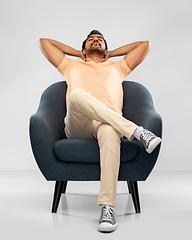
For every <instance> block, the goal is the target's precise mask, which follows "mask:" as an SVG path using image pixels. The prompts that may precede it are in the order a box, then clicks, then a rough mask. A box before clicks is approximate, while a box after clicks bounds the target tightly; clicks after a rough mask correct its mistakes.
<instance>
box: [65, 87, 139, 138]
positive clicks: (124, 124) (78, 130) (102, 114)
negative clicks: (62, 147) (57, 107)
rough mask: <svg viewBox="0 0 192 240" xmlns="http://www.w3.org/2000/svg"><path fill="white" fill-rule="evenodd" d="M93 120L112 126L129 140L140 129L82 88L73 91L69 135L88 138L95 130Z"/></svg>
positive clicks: (67, 123)
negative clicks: (92, 130)
mask: <svg viewBox="0 0 192 240" xmlns="http://www.w3.org/2000/svg"><path fill="white" fill-rule="evenodd" d="M93 120H95V121H97V122H102V123H107V124H109V125H111V126H112V127H113V128H115V129H116V130H117V131H118V132H119V133H121V134H122V135H123V136H125V137H126V138H127V139H129V140H131V139H132V138H133V133H134V131H135V129H136V128H137V127H138V126H137V125H136V124H134V123H133V122H131V121H129V120H127V119H125V118H124V117H122V116H121V115H119V114H118V113H116V112H115V111H113V110H112V109H111V108H109V107H108V106H106V105H105V104H103V103H102V102H100V101H99V100H97V99H96V98H94V97H93V96H92V95H91V94H90V93H89V92H88V91H86V90H84V89H80V88H77V89H75V90H73V91H72V92H71V94H70V97H69V100H68V110H67V117H66V125H67V129H66V132H67V134H68V135H71V136H72V135H73V134H74V137H75V135H77V137H76V138H83V137H82V136H83V135H85V136H86V133H87V132H89V131H91V129H93V128H94V122H93ZM70 125H71V126H70ZM87 128H88V129H87ZM84 131H85V132H84ZM72 133H73V134H72ZM88 135H90V133H89V134H88Z"/></svg>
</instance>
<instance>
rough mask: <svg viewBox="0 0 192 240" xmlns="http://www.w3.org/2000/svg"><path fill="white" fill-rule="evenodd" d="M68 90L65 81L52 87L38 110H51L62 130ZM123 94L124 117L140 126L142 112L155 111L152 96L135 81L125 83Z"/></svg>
mask: <svg viewBox="0 0 192 240" xmlns="http://www.w3.org/2000/svg"><path fill="white" fill-rule="evenodd" d="M66 90H67V84H66V82H65V81H61V82H56V83H54V84H52V85H50V86H49V87H48V88H47V89H46V90H45V91H44V92H43V94H42V97H41V101H40V105H39V108H38V111H45V112H46V110H49V111H48V112H52V115H53V116H57V118H58V120H59V125H60V124H61V128H63V118H64V117H65V115H66V97H65V96H66ZM123 92H124V99H123V116H124V117H125V118H127V119H129V120H131V121H133V122H134V123H136V124H138V125H139V124H140V113H141V111H150V110H152V111H154V106H153V100H152V97H151V94H150V92H149V91H148V90H147V89H146V88H145V87H144V86H143V85H142V84H140V83H137V82H133V81H124V82H123Z"/></svg>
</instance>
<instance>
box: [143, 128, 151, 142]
mask: <svg viewBox="0 0 192 240" xmlns="http://www.w3.org/2000/svg"><path fill="white" fill-rule="evenodd" d="M153 137H154V136H153V134H152V133H150V132H147V131H146V130H145V131H142V134H141V138H142V139H143V140H144V141H145V142H149V141H150V140H151V139H152V138H153Z"/></svg>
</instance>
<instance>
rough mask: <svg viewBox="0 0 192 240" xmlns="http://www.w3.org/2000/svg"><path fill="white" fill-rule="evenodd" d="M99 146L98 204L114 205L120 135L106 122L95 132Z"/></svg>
mask: <svg viewBox="0 0 192 240" xmlns="http://www.w3.org/2000/svg"><path fill="white" fill-rule="evenodd" d="M96 137H97V139H98V143H99V147H100V167H101V175H100V192H99V198H98V205H102V204H108V205H111V206H115V198H116V189H117V180H118V175H119V166H120V144H121V139H120V137H121V135H120V133H119V132H117V130H115V129H114V128H113V127H111V126H110V125H108V124H101V125H100V126H99V127H98V129H97V132H96Z"/></svg>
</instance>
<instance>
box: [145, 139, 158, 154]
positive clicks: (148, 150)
mask: <svg viewBox="0 0 192 240" xmlns="http://www.w3.org/2000/svg"><path fill="white" fill-rule="evenodd" d="M161 141H162V140H161V138H159V137H157V138H155V139H153V140H152V141H151V142H150V144H149V147H148V149H146V151H147V152H148V153H152V152H153V150H154V149H155V148H156V147H157V146H158V145H159V144H160V143H161Z"/></svg>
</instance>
